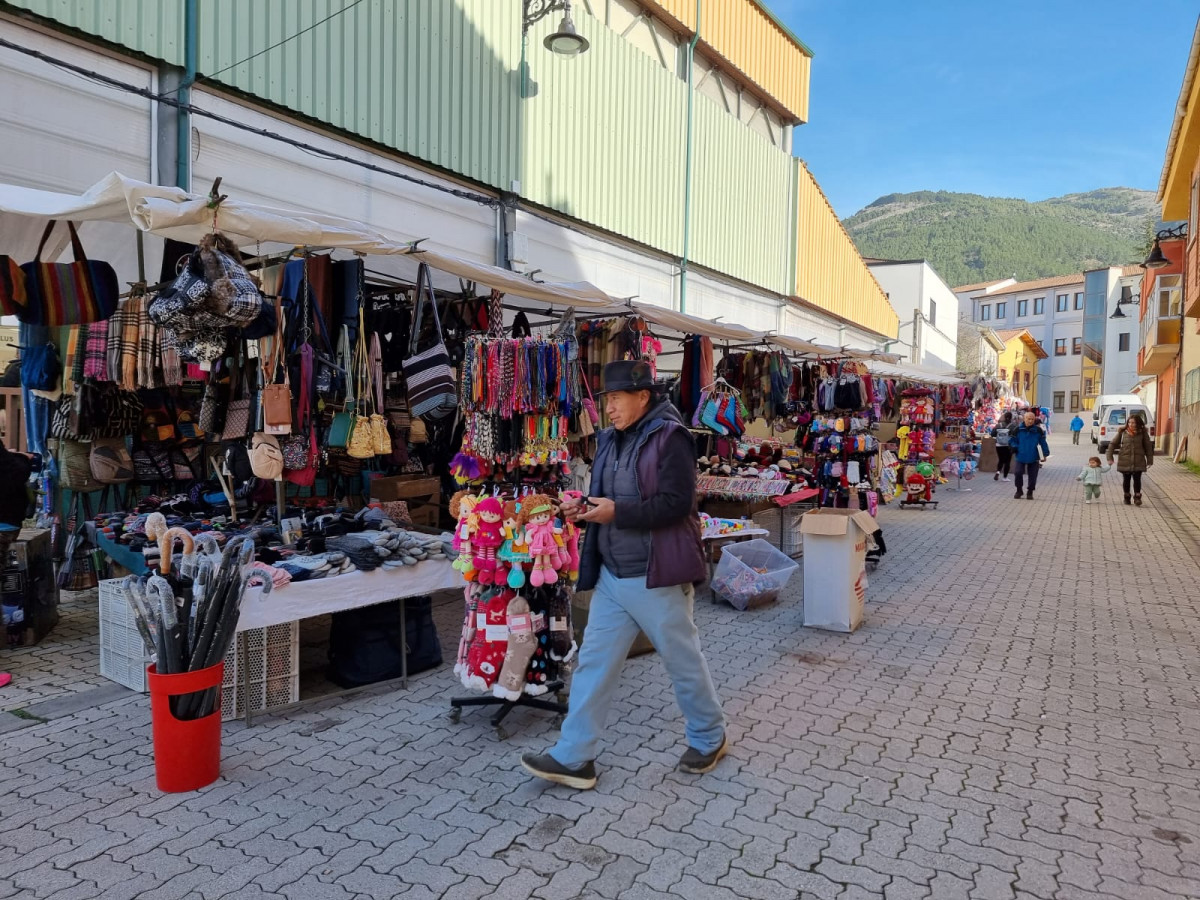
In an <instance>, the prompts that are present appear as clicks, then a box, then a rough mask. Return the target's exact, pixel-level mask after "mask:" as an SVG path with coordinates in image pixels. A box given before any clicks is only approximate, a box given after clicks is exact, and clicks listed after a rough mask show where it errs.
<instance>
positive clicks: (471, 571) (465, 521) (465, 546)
mask: <svg viewBox="0 0 1200 900" xmlns="http://www.w3.org/2000/svg"><path fill="white" fill-rule="evenodd" d="M478 502H479V498H478V497H476V496H475V495H474V494H472V493H471V492H470V491H459V492H458V493H457V494H455V495H454V496H453V497H451V498H450V515H451V516H453V517H454V519H455V521H456V522H457V523H458V524H457V525H455V526H454V541H453V547H454V549H455V550H457V551H458V559H456V560H455V561H454V569H455V570H457V571H459V572H462V573H463V578H465V579H466V580H467V581H474V580H475V568H474V566H473V565H472V564H471V560H472V557H471V537H472V536H473V535H474V532H475V526H476V522H477V519H476V517H475V515H474V514H473V510H474V508H475V504H476V503H478Z"/></svg>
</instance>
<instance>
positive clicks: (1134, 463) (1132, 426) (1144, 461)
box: [1108, 416, 1154, 506]
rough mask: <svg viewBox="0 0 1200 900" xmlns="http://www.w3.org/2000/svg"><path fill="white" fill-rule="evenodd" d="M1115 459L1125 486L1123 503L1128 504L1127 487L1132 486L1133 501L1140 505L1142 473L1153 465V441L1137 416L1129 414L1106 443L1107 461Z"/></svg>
mask: <svg viewBox="0 0 1200 900" xmlns="http://www.w3.org/2000/svg"><path fill="white" fill-rule="evenodd" d="M1113 457H1116V460H1117V471H1118V472H1120V473H1121V480H1122V482H1123V483H1124V488H1125V505H1126V506H1128V505H1129V502H1130V499H1129V488H1130V485H1131V484H1132V487H1133V503H1134V504H1135V505H1137V506H1141V505H1142V473H1143V472H1145V471H1146V470H1147V469H1149V468H1150V467H1151V466H1152V465H1154V441H1152V440H1151V439H1150V433H1149V432H1148V431H1147V430H1146V423H1145V422H1143V421H1142V420H1141V418H1140V417H1139V416H1130V417H1129V421H1128V422H1126V423H1125V427H1124V428H1122V429H1121V430H1120V431H1118V432H1117V436H1116V437H1115V438H1113V442H1112V443H1111V444H1109V445H1108V462H1109V464H1110V465H1111V464H1112V461H1113Z"/></svg>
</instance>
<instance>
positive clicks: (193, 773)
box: [146, 662, 225, 794]
mask: <svg viewBox="0 0 1200 900" xmlns="http://www.w3.org/2000/svg"><path fill="white" fill-rule="evenodd" d="M146 676H147V681H148V683H149V686H150V717H151V721H152V723H153V727H154V776H155V780H156V781H157V782H158V789H159V790H160V791H165V792H166V793H169V794H178V793H183V792H185V791H195V790H199V789H200V788H202V787H204V786H205V785H209V784H212V783H213V782H214V781H216V780H217V776H218V775H220V774H221V681H222V679H223V678H224V677H225V663H224V662H219V663H217V664H216V665H215V666H210V667H209V668H207V669H201V670H200V671H198V672H182V673H180V674H178V675H159V674H158V672H157V671H156V667H155V666H153V665H152V666H150V667H149V668H147V669H146ZM208 688H214V689H215V691H216V696H217V705H216V709H215V710H214V711H213V712H212V713H211V714H210V715H207V716H205V717H204V718H202V719H192V720H190V721H185V720H183V719H177V718H175V715H174V714H173V713H172V712H171V698H172V697H178V696H180V695H181V694H192V693H195V692H196V691H203V690H206V689H208Z"/></svg>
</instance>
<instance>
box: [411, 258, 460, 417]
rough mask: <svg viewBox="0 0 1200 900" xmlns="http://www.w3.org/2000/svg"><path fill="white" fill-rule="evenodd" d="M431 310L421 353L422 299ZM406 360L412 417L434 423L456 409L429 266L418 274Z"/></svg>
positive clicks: (452, 378) (455, 397) (422, 267)
mask: <svg viewBox="0 0 1200 900" xmlns="http://www.w3.org/2000/svg"><path fill="white" fill-rule="evenodd" d="M426 294H428V302H429V305H430V306H431V307H432V309H433V341H432V342H431V343H430V345H429V346H428V347H427V348H426V349H424V350H418V347H419V345H420V342H421V313H422V311H423V310H424V308H425V301H426V297H425V295H426ZM408 349H409V357H408V359H406V360H404V366H403V368H404V380H405V384H406V386H407V390H408V407H409V409H410V410H411V411H412V414H413V415H414V416H420V417H421V418H426V419H431V420H437V419H441V418H444V417H445V416H447V415H449V414H450V413H452V412H454V410H456V409H457V408H458V396H457V393H456V391H455V387H454V375H453V373H452V372H451V371H450V357H449V355H448V354H447V352H446V344H445V342H444V341H443V340H442V326H441V322H440V321H439V319H438V311H437V297H436V296H435V295H434V293H433V276H432V275H431V274H430V271H429V266H427V265H426V264H425V263H421V266H420V269H419V270H418V272H417V299H416V309H415V311H414V312H413V325H412V331H411V334H410V337H409V344H408Z"/></svg>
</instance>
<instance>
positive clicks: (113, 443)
mask: <svg viewBox="0 0 1200 900" xmlns="http://www.w3.org/2000/svg"><path fill="white" fill-rule="evenodd" d="M88 466H89V467H90V468H91V470H92V477H93V478H94V479H95V480H96V481H97V482H98V483H99V484H126V483H127V482H130V481H133V479H134V476H135V475H136V473H135V472H134V468H133V459H132V458H131V457H130V455H129V450H128V449H127V448H126V446H125V439H124V438H97V439H96V440H94V441H92V445H91V451H90V452H89V453H88Z"/></svg>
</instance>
